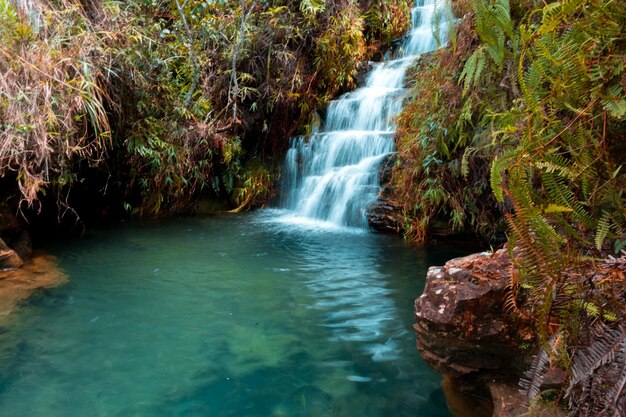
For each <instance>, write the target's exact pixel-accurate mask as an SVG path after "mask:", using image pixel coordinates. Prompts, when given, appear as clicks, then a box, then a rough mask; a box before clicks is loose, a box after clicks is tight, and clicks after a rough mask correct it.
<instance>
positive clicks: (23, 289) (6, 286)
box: [0, 254, 67, 322]
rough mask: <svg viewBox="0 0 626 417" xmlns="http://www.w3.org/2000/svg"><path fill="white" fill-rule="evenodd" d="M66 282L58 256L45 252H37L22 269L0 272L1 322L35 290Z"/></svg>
mask: <svg viewBox="0 0 626 417" xmlns="http://www.w3.org/2000/svg"><path fill="white" fill-rule="evenodd" d="M65 282H67V276H66V275H65V274H64V273H63V272H62V271H61V270H60V269H59V268H58V267H57V263H56V258H55V257H54V256H50V255H44V254H35V255H34V256H33V257H32V258H30V259H29V260H27V261H26V262H25V263H24V265H23V267H21V268H20V269H16V270H12V271H3V272H0V322H1V321H2V320H3V319H5V318H6V317H7V316H8V315H9V314H11V312H12V311H13V310H14V309H15V307H16V306H17V305H18V304H19V303H20V302H21V301H23V300H25V299H27V298H28V297H30V296H31V295H32V294H33V293H34V292H36V291H38V290H41V289H46V288H53V287H56V286H58V285H60V284H63V283H65Z"/></svg>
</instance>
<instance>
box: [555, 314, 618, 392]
mask: <svg viewBox="0 0 626 417" xmlns="http://www.w3.org/2000/svg"><path fill="white" fill-rule="evenodd" d="M625 340H626V334H625V333H624V332H623V331H622V330H621V329H611V328H608V327H606V326H604V325H602V324H599V325H597V326H596V327H595V328H594V329H593V330H592V334H591V345H590V346H588V347H586V348H581V349H578V350H577V351H576V353H575V354H574V356H573V358H572V368H571V369H572V376H571V378H570V381H569V388H568V389H567V392H566V396H568V395H570V393H571V390H572V388H573V387H574V386H575V385H576V384H578V383H579V382H581V381H583V380H584V379H587V378H590V377H591V376H592V373H593V372H594V371H595V370H596V369H598V368H599V367H600V366H602V365H606V364H607V363H609V362H611V361H613V359H614V358H615V355H616V350H618V349H619V348H620V347H622V344H623V343H625Z"/></svg>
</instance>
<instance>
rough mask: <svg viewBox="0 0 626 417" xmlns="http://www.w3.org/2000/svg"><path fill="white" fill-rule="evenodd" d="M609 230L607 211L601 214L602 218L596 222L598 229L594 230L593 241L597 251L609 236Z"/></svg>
mask: <svg viewBox="0 0 626 417" xmlns="http://www.w3.org/2000/svg"><path fill="white" fill-rule="evenodd" d="M610 229H611V222H610V214H609V213H608V212H607V211H604V212H603V213H602V217H601V218H600V220H599V221H598V227H597V228H596V238H595V240H594V243H595V245H596V249H597V250H601V249H602V244H603V243H604V239H606V237H607V235H608V234H609V230H610Z"/></svg>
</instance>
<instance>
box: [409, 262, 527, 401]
mask: <svg viewBox="0 0 626 417" xmlns="http://www.w3.org/2000/svg"><path fill="white" fill-rule="evenodd" d="M511 268H512V266H511V261H510V259H509V256H508V254H507V252H506V250H499V251H497V252H495V253H490V252H484V253H480V254H474V255H470V256H467V257H464V258H458V259H453V260H451V261H449V262H447V263H446V265H445V266H443V267H431V268H430V269H429V271H428V274H427V278H426V287H425V289H424V293H423V295H422V296H420V297H419V298H418V299H417V300H416V301H415V319H416V324H415V326H414V327H415V330H416V332H417V336H418V349H419V351H420V353H421V355H422V357H423V358H424V360H425V361H426V363H428V364H429V365H430V366H431V367H433V368H434V369H436V370H438V371H439V372H441V373H443V374H445V375H450V376H452V377H454V378H456V379H457V380H458V381H459V383H460V384H461V386H462V387H463V389H464V390H465V391H473V390H481V389H482V390H483V392H484V391H485V387H486V384H487V383H488V382H492V381H508V382H513V383H515V384H516V383H517V380H518V379H519V376H520V375H521V373H522V371H523V370H524V369H526V368H527V364H528V360H529V356H530V355H529V352H527V351H524V350H522V349H520V346H522V345H529V344H530V343H531V342H532V341H533V332H532V330H531V329H532V328H531V326H530V323H525V322H523V321H522V320H520V319H519V318H513V317H512V316H511V315H509V314H507V313H506V311H505V300H506V297H507V284H508V276H510V275H509V274H510V271H511Z"/></svg>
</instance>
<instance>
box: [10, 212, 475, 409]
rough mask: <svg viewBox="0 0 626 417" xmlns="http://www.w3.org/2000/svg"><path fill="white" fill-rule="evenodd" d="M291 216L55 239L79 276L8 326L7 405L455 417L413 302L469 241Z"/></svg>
mask: <svg viewBox="0 0 626 417" xmlns="http://www.w3.org/2000/svg"><path fill="white" fill-rule="evenodd" d="M281 216H282V213H281V212H279V211H261V212H257V213H253V214H247V215H238V216H216V217H209V218H182V219H173V220H167V221H163V222H150V223H143V224H122V225H118V226H115V227H108V228H103V229H99V230H93V231H91V232H89V233H88V234H87V235H86V236H85V237H83V238H82V239H77V240H68V241H63V242H61V243H55V244H54V245H50V247H48V248H46V249H47V250H48V251H49V252H51V253H52V254H54V255H55V256H57V257H58V259H59V265H60V267H61V269H62V270H63V271H64V272H65V273H66V274H67V275H68V276H69V279H70V282H69V284H66V285H63V286H61V287H58V288H54V289H51V290H49V291H47V292H46V293H43V294H41V295H39V296H37V297H35V298H34V299H31V300H30V302H29V303H28V304H26V305H24V306H23V307H22V308H21V309H20V310H19V311H18V312H17V313H16V314H14V315H13V316H12V318H11V319H10V320H9V321H8V323H5V324H4V327H3V328H1V329H0V415H2V416H3V417H23V416H37V417H57V416H58V417H79V416H80V417H83V416H94V417H96V416H116V417H121V416H142V417H143V416H146V417H160V416H168V417H172V416H233V417H246V416H259V417H266V416H346V417H356V416H359V417H368V416H372V417H374V416H383V415H389V416H413V417H415V416H423V417H447V416H449V415H450V414H449V412H448V411H447V408H446V405H445V400H444V397H443V393H442V391H441V388H440V381H441V377H440V375H438V374H436V373H435V372H434V371H432V370H431V369H429V368H428V367H427V366H426V365H425V364H424V363H423V362H422V361H421V359H420V357H419V354H418V352H417V350H416V348H415V335H414V333H413V331H412V328H411V325H412V320H413V317H412V311H413V300H414V299H415V297H417V296H418V295H419V294H421V291H422V288H423V285H424V277H425V275H426V270H427V268H428V266H430V265H438V264H442V263H444V262H445V260H447V259H450V258H452V257H456V256H461V255H463V254H466V253H467V250H463V249H454V248H442V247H439V248H431V249H421V248H417V247H412V246H409V245H406V244H404V243H403V242H402V241H401V240H400V239H399V238H398V237H397V236H382V235H377V234H373V233H369V232H364V231H358V230H354V229H332V228H325V229H320V228H316V227H315V226H314V225H297V224H296V225H294V224H293V223H292V222H289V221H285V220H284V217H281ZM281 219H282V220H281Z"/></svg>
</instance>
